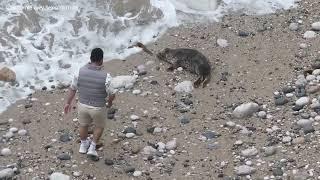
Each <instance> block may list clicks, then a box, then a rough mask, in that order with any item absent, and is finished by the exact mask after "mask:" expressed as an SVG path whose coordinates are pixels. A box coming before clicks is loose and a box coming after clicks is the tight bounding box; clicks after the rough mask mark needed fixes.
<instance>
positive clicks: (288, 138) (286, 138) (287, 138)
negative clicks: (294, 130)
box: [282, 136, 292, 143]
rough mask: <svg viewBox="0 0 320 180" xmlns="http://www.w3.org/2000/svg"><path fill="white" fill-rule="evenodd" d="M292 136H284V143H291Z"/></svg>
mask: <svg viewBox="0 0 320 180" xmlns="http://www.w3.org/2000/svg"><path fill="white" fill-rule="evenodd" d="M291 140H292V138H291V137H290V136H285V137H283V138H282V142H283V143H289V142H291Z"/></svg>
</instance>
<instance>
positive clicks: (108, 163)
mask: <svg viewBox="0 0 320 180" xmlns="http://www.w3.org/2000/svg"><path fill="white" fill-rule="evenodd" d="M104 164H106V165H108V166H112V165H113V164H114V162H113V160H111V159H107V158H106V159H105V160H104Z"/></svg>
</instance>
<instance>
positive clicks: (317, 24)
mask: <svg viewBox="0 0 320 180" xmlns="http://www.w3.org/2000/svg"><path fill="white" fill-rule="evenodd" d="M311 27H312V30H314V31H320V22H315V23H312V25H311Z"/></svg>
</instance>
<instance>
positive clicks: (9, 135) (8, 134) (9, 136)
mask: <svg viewBox="0 0 320 180" xmlns="http://www.w3.org/2000/svg"><path fill="white" fill-rule="evenodd" d="M13 136H14V134H13V132H11V131H9V132H7V133H6V134H5V135H4V136H3V137H4V138H7V139H10V138H12V137H13Z"/></svg>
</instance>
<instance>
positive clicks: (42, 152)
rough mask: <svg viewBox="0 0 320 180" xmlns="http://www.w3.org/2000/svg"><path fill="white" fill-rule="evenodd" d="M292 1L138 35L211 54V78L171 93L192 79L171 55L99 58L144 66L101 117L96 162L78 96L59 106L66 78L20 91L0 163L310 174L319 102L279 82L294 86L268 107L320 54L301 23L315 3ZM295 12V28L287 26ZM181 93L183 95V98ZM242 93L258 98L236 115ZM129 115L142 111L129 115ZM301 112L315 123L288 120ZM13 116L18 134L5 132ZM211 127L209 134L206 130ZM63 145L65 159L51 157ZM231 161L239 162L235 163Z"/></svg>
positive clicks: (155, 175)
mask: <svg viewBox="0 0 320 180" xmlns="http://www.w3.org/2000/svg"><path fill="white" fill-rule="evenodd" d="M298 4H299V6H298V7H297V8H295V9H291V10H288V11H278V12H277V13H275V14H271V15H263V16H248V15H244V14H231V15H227V16H225V17H224V18H223V19H222V21H221V22H217V23H210V24H190V25H184V26H179V27H177V28H172V29H170V30H169V31H167V32H166V33H165V34H164V35H163V36H162V37H160V38H159V39H157V40H156V41H155V42H154V43H150V44H146V46H147V47H148V48H149V49H150V50H151V51H153V52H159V51H160V50H162V49H164V48H167V47H169V48H193V49H197V50H199V51H200V52H202V53H203V54H204V55H205V56H206V57H207V58H208V59H209V60H210V62H211V64H212V66H213V67H214V70H213V73H212V79H211V82H210V84H209V85H208V87H206V88H197V89H194V90H193V91H192V93H191V94H189V95H184V94H182V93H179V92H175V90H174V87H175V86H176V85H177V84H178V83H180V82H183V81H195V80H196V78H197V77H196V76H195V75H193V74H190V73H189V72H187V71H184V70H182V71H178V70H176V71H174V72H167V71H166V68H167V67H168V64H166V63H165V62H160V61H159V60H158V59H156V58H155V57H152V56H150V55H148V54H146V53H144V52H140V53H138V54H134V55H132V56H130V57H128V58H126V59H125V60H111V61H108V62H106V63H105V65H104V66H105V69H106V71H107V72H109V73H110V74H111V75H112V76H119V75H129V74H133V71H136V69H137V68H136V67H137V66H139V65H144V66H145V69H146V72H147V73H146V74H145V75H141V76H139V77H138V80H137V82H136V83H135V84H134V87H133V88H132V89H129V90H125V91H124V92H121V93H120V92H119V93H117V96H116V100H115V102H114V105H113V108H115V109H116V113H115V117H114V118H113V119H108V120H107V121H108V122H107V127H106V129H105V133H104V135H103V138H102V140H101V143H102V147H101V148H100V149H99V151H98V153H99V156H100V159H99V161H97V162H95V161H92V160H91V159H89V158H87V156H85V155H81V154H79V153H78V148H79V142H78V140H79V137H78V126H79V124H78V122H77V119H76V118H77V104H76V102H74V110H73V111H72V113H71V114H70V115H68V116H65V115H64V114H63V106H64V103H65V98H66V95H67V93H66V92H67V89H58V88H57V89H55V90H52V91H51V90H50V91H49V90H43V91H36V92H35V93H34V94H33V95H32V97H33V98H34V99H33V100H34V101H33V102H32V107H29V108H25V103H26V101H25V100H21V101H18V102H17V103H15V104H13V105H12V106H10V107H9V108H8V110H7V111H5V112H3V113H2V114H1V115H0V150H1V149H3V148H9V149H10V150H11V152H12V154H11V155H8V156H0V171H1V170H2V169H5V168H4V167H7V166H8V165H9V167H14V168H16V169H18V171H17V172H16V174H15V175H14V177H13V179H33V178H34V179H48V177H49V176H50V174H52V173H54V172H60V173H63V174H65V175H68V176H70V178H71V179H97V180H103V179H110V180H111V179H148V180H150V179H154V180H158V179H177V180H180V179H226V180H227V179H288V180H289V179H290V180H291V179H299V180H300V179H317V178H318V176H319V177H320V168H319V162H320V160H319V159H318V152H319V147H320V146H319V141H318V136H319V134H320V133H319V125H318V124H319V121H320V119H318V112H317V111H316V110H315V109H312V107H311V106H309V105H305V106H303V107H302V108H300V109H298V110H293V109H292V107H294V106H296V105H297V102H296V100H297V99H299V98H300V97H298V96H297V95H296V94H295V92H292V91H291V92H288V93H286V94H289V93H291V94H293V96H289V95H287V99H288V102H287V103H286V104H283V105H279V106H276V105H275V99H274V92H276V91H279V92H282V91H284V89H283V88H285V87H289V85H292V86H293V91H295V90H294V88H295V87H296V81H297V77H298V76H299V75H301V74H303V72H304V70H307V69H310V68H311V66H312V65H313V64H314V63H315V60H316V59H317V58H319V52H320V50H319V47H320V38H319V37H320V34H319V32H317V31H315V32H316V36H315V37H314V38H308V39H306V38H304V33H305V32H306V31H310V30H311V29H312V28H311V24H312V23H315V22H318V21H320V16H319V13H320V10H319V9H320V3H319V2H317V1H316V0H303V1H301V2H299V3H298ZM292 23H296V25H297V26H298V29H294V30H293V29H292V28H291V26H292ZM218 39H224V40H226V41H227V43H228V45H227V47H221V44H220V45H219V44H218V43H217V40H218ZM305 45H306V46H305ZM305 78H307V76H306V77H305ZM309 78H311V77H310V76H309ZM315 79H316V77H315V78H314V79H311V80H309V79H308V78H307V81H308V83H309V84H308V85H307V86H306V90H308V88H309V89H310V87H311V86H315V85H319V80H318V82H317V83H315V82H316V80H315ZM312 80H314V81H312ZM311 81H312V83H311ZM310 83H311V84H310ZM133 90H140V91H141V93H140V94H134V93H132V92H133ZM309 92H310V91H307V95H306V97H308V98H310V100H309V99H308V100H309V102H310V103H309V102H308V103H307V104H311V102H312V103H315V102H314V101H312V99H313V98H318V95H319V92H320V91H315V92H312V93H309ZM186 99H187V100H188V102H190V103H185V104H184V105H185V107H186V109H183V108H182V109H181V107H180V106H179V105H181V101H184V102H185V101H186ZM249 102H252V103H256V104H258V105H259V110H258V111H256V112H254V113H252V115H251V116H250V117H247V118H235V117H234V116H233V111H234V109H235V108H236V107H237V106H239V105H241V104H243V103H249ZM263 112H264V113H265V115H264V113H263ZM131 115H137V116H138V117H139V119H138V120H134V121H133V120H131V119H130V116H131ZM181 118H187V119H188V121H187V122H186V123H185V122H182V121H181ZM301 119H303V120H310V121H312V123H313V124H312V127H313V128H314V129H313V131H312V132H306V131H304V130H305V129H304V126H303V125H302V126H303V127H302V130H301V128H300V129H299V128H298V129H297V128H296V124H297V121H299V120H301ZM298 125H299V123H298ZM12 127H16V128H18V129H19V130H20V129H25V130H26V131H27V134H26V135H22V136H21V135H18V134H17V133H14V134H13V136H12V137H10V138H6V137H3V136H5V134H6V133H7V132H8V131H9V129H10V128H12ZM128 127H133V128H134V129H135V131H136V132H135V136H134V137H133V138H126V136H125V134H124V133H122V132H123V131H124V130H125V129H126V128H128ZM277 128H278V129H277ZM208 132H209V133H208ZM210 132H211V133H210ZM204 134H206V135H204ZM208 134H209V136H210V135H212V136H213V137H210V138H209V137H207V138H203V137H206V136H207V135H208ZM66 137H67V138H66ZM173 138H176V141H177V147H176V148H175V149H174V150H172V151H169V150H167V151H165V152H159V151H157V152H154V153H151V154H148V153H150V152H149V151H148V152H146V151H147V148H146V147H152V145H156V144H157V143H159V142H162V143H167V142H168V141H171V140H173ZM288 139H289V140H288ZM154 147H156V146H154ZM266 149H269V151H270V152H269V151H268V150H266ZM61 154H67V155H68V156H69V158H67V160H60V159H59V158H58V156H59V155H61ZM106 160H107V161H106ZM10 165H11V166H10ZM239 167H241V168H243V169H240V170H243V171H245V173H239V171H240V170H239ZM139 172H141V173H142V174H141V175H140V174H139ZM136 174H138V175H139V176H137V177H135V176H133V175H136Z"/></svg>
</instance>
